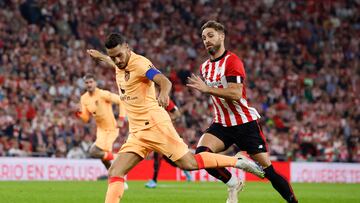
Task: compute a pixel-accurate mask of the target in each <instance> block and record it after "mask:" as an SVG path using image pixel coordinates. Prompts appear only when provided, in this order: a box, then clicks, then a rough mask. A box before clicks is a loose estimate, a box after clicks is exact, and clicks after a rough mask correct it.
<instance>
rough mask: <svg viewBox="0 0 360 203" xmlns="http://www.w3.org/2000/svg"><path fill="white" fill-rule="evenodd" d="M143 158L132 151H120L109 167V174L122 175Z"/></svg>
mask: <svg viewBox="0 0 360 203" xmlns="http://www.w3.org/2000/svg"><path fill="white" fill-rule="evenodd" d="M141 160H143V158H142V157H141V156H139V155H138V154H136V153H133V152H121V153H119V154H118V156H117V157H116V159H115V160H114V162H113V163H112V164H111V167H110V169H109V176H118V177H124V176H125V175H126V174H127V173H128V172H129V171H130V170H131V169H132V168H134V166H136V165H137V164H138V163H139V162H140V161H141Z"/></svg>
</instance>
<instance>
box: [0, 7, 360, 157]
mask: <svg viewBox="0 0 360 203" xmlns="http://www.w3.org/2000/svg"><path fill="white" fill-rule="evenodd" d="M135 8H136V9H135ZM213 8H217V9H216V10H214V9H213ZM359 10H360V2H359V1H315V0H309V1H285V0H278V1H269V0H259V1H250V0H249V1H248V0H246V1H223V0H214V1H185V0H181V1H161V0H154V1H140V0H134V1H125V2H124V1H102V3H101V4H97V1H90V0H83V1H70V0H61V1H35V0H15V1H0V16H1V18H0V53H1V54H0V56H1V57H0V155H1V156H4V155H7V156H9V155H21V156H23V155H33V156H44V155H46V156H51V157H65V156H66V154H67V153H68V152H70V151H71V150H72V149H73V148H75V146H74V145H75V143H80V142H81V144H80V146H81V148H82V149H83V150H84V151H85V152H87V149H88V147H89V146H90V145H91V143H92V142H93V141H94V139H95V131H94V129H95V127H94V123H93V122H90V123H89V124H82V123H81V122H80V121H78V120H77V119H76V118H75V117H74V116H73V112H72V111H71V109H73V108H72V107H73V106H74V105H75V104H76V103H78V101H77V98H78V97H79V96H80V95H81V92H82V91H83V88H84V84H83V82H82V79H81V77H82V76H83V75H84V74H85V73H87V72H92V73H94V74H96V75H97V78H98V80H99V81H98V84H99V86H101V87H102V88H105V89H108V90H111V91H113V92H117V87H116V84H115V82H114V72H113V71H112V70H109V69H104V68H101V67H99V66H98V64H96V62H94V61H92V60H91V58H90V57H88V56H87V55H86V53H85V50H86V49H87V48H97V49H102V50H103V47H102V45H101V42H102V41H103V40H104V39H105V37H106V35H107V34H109V33H110V32H114V31H115V32H121V33H123V34H124V35H126V36H127V37H128V38H129V44H130V46H131V47H132V48H133V49H134V50H135V51H136V52H138V53H140V54H144V55H145V56H146V57H148V58H150V59H151V60H152V61H153V63H154V65H155V66H157V67H158V68H159V69H161V70H162V72H163V73H165V74H167V75H168V76H169V78H170V80H171V81H172V82H173V92H172V95H171V97H172V98H173V99H174V101H175V102H176V104H177V105H178V106H179V107H180V109H181V111H182V112H183V115H184V117H183V118H182V119H181V121H180V122H178V123H177V124H176V125H177V127H178V130H179V133H180V134H182V135H183V136H184V139H185V140H186V141H187V142H188V143H190V144H192V145H194V144H195V143H196V142H197V140H198V138H199V136H200V135H201V133H202V132H203V131H204V130H205V129H204V128H205V126H208V123H209V122H211V112H210V110H211V100H210V99H209V97H207V96H206V95H201V94H199V93H198V92H195V91H189V90H188V88H186V86H184V84H186V79H187V76H189V75H190V73H198V66H199V65H200V63H201V62H202V61H203V60H204V59H205V58H206V57H207V54H206V53H205V52H203V49H202V46H203V45H202V41H201V38H200V35H199V30H200V26H201V25H202V23H204V22H205V21H207V20H209V19H216V20H218V21H220V22H222V23H224V24H225V26H226V28H227V32H228V34H227V36H228V38H229V39H228V40H227V48H228V49H230V50H232V51H234V52H235V53H236V54H237V55H239V56H240V57H241V58H242V60H243V62H244V64H245V68H246V71H247V76H248V78H247V88H248V89H249V91H248V93H249V95H247V96H248V98H249V101H250V103H251V105H252V106H254V107H256V108H257V110H258V111H259V113H260V114H261V115H262V119H261V120H260V122H261V123H262V125H263V130H264V134H265V135H266V137H267V139H268V140H269V145H270V147H271V149H270V151H271V155H272V157H273V158H274V159H279V160H298V161H303V160H307V161H356V162H360V141H359V139H360V132H359V131H360V130H359V127H358V126H360V98H359V95H360V89H359V87H360V80H359V77H360V69H359V67H360V65H359V64H360V63H359V58H360V51H359V50H360V40H359V39H360V23H359V22H360V13H359V12H358V11H359ZM122 11H126V12H122ZM209 13H210V14H209ZM169 16H171V18H169ZM174 22H176V23H174ZM127 131H128V129H127V128H123V129H121V136H120V137H119V138H118V139H117V143H116V148H119V147H120V145H121V144H122V143H123V142H124V140H125V136H126V135H127ZM10 150H11V153H10Z"/></svg>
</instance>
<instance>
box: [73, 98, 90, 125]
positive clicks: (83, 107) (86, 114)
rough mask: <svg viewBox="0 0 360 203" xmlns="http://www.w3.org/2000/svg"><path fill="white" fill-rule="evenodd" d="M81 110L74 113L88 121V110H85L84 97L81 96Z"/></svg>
mask: <svg viewBox="0 0 360 203" xmlns="http://www.w3.org/2000/svg"><path fill="white" fill-rule="evenodd" d="M80 105H81V111H78V112H76V113H75V115H76V116H77V117H79V118H81V120H83V121H84V122H86V123H87V122H88V121H89V119H90V112H89V111H88V110H87V108H86V106H85V105H84V99H83V98H82V97H81V99H80Z"/></svg>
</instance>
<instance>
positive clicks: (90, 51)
mask: <svg viewBox="0 0 360 203" xmlns="http://www.w3.org/2000/svg"><path fill="white" fill-rule="evenodd" d="M86 53H88V54H89V55H90V56H91V57H92V58H94V59H96V60H99V61H102V62H105V63H106V64H108V65H109V66H111V67H116V65H115V63H114V62H113V61H112V60H111V58H110V57H109V56H108V55H106V54H103V53H101V52H100V51H98V50H96V49H88V50H86Z"/></svg>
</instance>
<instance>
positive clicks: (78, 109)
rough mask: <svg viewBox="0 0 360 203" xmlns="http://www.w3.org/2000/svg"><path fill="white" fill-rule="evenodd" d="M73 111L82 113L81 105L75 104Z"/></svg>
mask: <svg viewBox="0 0 360 203" xmlns="http://www.w3.org/2000/svg"><path fill="white" fill-rule="evenodd" d="M74 111H75V112H79V113H80V112H82V105H81V104H76V105H75V107H74Z"/></svg>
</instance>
